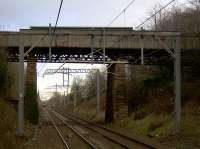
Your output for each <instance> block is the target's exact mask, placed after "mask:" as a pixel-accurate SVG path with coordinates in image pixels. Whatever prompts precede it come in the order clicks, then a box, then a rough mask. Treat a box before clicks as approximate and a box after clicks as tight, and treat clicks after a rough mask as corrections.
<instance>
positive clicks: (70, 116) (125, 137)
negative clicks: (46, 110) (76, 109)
mask: <svg viewBox="0 0 200 149" xmlns="http://www.w3.org/2000/svg"><path fill="white" fill-rule="evenodd" d="M51 110H52V109H51ZM52 111H54V110H52ZM54 112H56V113H58V114H59V115H61V116H62V117H66V118H68V119H70V120H73V121H75V122H76V123H79V124H81V125H84V127H86V128H88V129H90V130H92V131H95V132H97V133H99V134H101V135H102V136H104V137H105V138H107V139H109V140H110V141H112V142H115V143H116V144H119V145H120V146H122V147H125V148H130V147H129V146H128V145H127V144H123V143H122V142H119V141H117V140H116V139H113V138H112V137H109V136H108V135H106V134H104V133H102V132H100V131H98V130H96V129H95V128H91V127H88V126H86V125H85V124H83V123H81V122H80V121H82V122H84V123H87V124H88V125H90V126H93V127H94V126H95V127H96V128H100V129H102V130H104V131H106V132H108V133H111V134H114V135H116V136H119V137H121V138H123V139H126V140H128V141H131V142H133V143H137V144H138V145H142V146H144V147H147V148H150V149H157V148H156V147H153V146H152V145H149V144H146V143H143V142H141V141H138V140H135V139H133V138H131V137H128V136H125V135H123V134H120V133H117V132H115V131H113V130H110V129H108V128H105V127H103V126H100V125H97V124H95V123H92V122H88V121H86V120H83V119H81V118H79V117H77V116H74V115H71V114H67V115H66V114H65V115H63V114H61V113H60V112H57V111H54ZM77 120H79V122H78V121H77ZM130 149H132V148H130Z"/></svg>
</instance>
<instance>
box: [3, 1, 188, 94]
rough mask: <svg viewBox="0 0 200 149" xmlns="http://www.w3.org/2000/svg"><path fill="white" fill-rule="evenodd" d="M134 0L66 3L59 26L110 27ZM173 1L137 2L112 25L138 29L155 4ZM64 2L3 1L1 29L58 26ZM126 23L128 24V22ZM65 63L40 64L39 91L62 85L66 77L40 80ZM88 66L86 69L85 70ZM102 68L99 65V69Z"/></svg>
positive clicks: (38, 67)
mask: <svg viewBox="0 0 200 149" xmlns="http://www.w3.org/2000/svg"><path fill="white" fill-rule="evenodd" d="M130 1H131V0H64V2H63V7H62V10H61V15H60V19H59V22H58V25H59V26H107V24H108V23H110V21H111V20H112V19H113V18H114V17H115V16H116V15H117V14H119V12H120V11H121V10H123V9H124V8H125V7H126V6H127V4H128V3H130ZM169 1H170V0H136V1H135V2H134V3H133V4H132V5H131V6H130V7H129V8H128V10H127V11H126V12H125V14H123V15H121V16H120V17H119V18H118V19H117V20H116V21H115V22H114V23H113V24H112V26H130V27H134V26H137V25H138V24H139V23H141V22H142V21H143V20H144V19H145V18H147V17H148V16H149V14H150V12H151V11H152V9H153V7H154V5H155V4H158V3H160V4H161V5H165V4H167V3H168V2H169ZM185 1H187V0H177V1H176V2H175V3H173V4H172V5H177V4H178V5H181V4H182V3H185ZM59 4H60V0H0V30H16V29H18V28H27V27H29V26H48V24H49V23H52V24H55V21H56V17H57V12H58V8H59ZM124 20H125V21H124ZM60 65H61V64H46V65H43V64H38V66H37V69H38V70H40V69H41V68H42V69H41V71H40V73H39V74H38V88H39V90H40V91H41V92H42V90H43V89H44V88H45V87H47V86H51V85H55V84H56V83H57V84H62V76H61V75H55V76H46V77H45V78H43V77H40V76H41V75H42V74H43V72H44V71H45V69H47V68H58V67H59V66H60ZM67 66H69V67H70V68H83V67H84V68H86V67H88V68H93V66H91V65H90V66H89V65H85V64H83V65H80V64H79V65H75V64H73V65H72V64H70V65H68V64H66V65H65V67H67ZM85 66H86V67H85ZM98 67H99V66H98Z"/></svg>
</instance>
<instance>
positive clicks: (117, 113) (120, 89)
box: [105, 64, 128, 122]
mask: <svg viewBox="0 0 200 149" xmlns="http://www.w3.org/2000/svg"><path fill="white" fill-rule="evenodd" d="M125 66H126V65H125V64H113V65H112V66H111V67H110V68H109V70H108V81H107V82H108V83H107V99H106V113H105V114H106V115H105V121H106V122H112V121H114V120H120V119H122V118H125V117H127V116H128V100H127V90H126V88H127V87H126V71H125V69H126V68H125Z"/></svg>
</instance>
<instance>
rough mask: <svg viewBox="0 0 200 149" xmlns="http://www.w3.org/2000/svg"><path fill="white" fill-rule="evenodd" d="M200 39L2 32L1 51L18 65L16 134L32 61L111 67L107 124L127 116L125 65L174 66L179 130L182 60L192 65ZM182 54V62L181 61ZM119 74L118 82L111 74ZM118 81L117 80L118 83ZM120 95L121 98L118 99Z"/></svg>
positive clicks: (31, 81) (31, 80)
mask: <svg viewBox="0 0 200 149" xmlns="http://www.w3.org/2000/svg"><path fill="white" fill-rule="evenodd" d="M199 43H200V37H199V36H198V35H194V34H188V33H187V34H186V33H182V34H180V33H177V32H157V31H145V30H141V31H135V30H133V29H132V28H124V27H57V29H56V31H55V30H54V29H52V28H51V27H31V28H30V29H21V30H20V31H19V32H0V48H1V49H4V50H6V51H7V53H8V60H9V61H10V62H19V64H20V67H19V132H20V133H23V127H24V126H23V104H24V84H25V83H24V62H28V64H27V70H26V71H27V72H26V75H27V77H26V88H28V87H33V88H36V74H37V73H36V62H41V63H44V62H45V63H48V62H51V63H92V64H93V63H98V64H110V65H109V68H108V71H109V72H111V73H109V74H108V75H107V80H108V81H107V99H106V121H112V120H115V119H118V118H120V117H121V116H124V115H127V114H128V104H127V99H126V95H125V94H126V90H125V84H124V83H125V81H124V80H123V79H122V78H124V76H125V69H124V67H123V66H124V65H125V63H132V64H142V65H144V64H148V65H149V64H168V63H169V62H174V66H175V67H174V72H175V76H176V77H175V95H176V97H175V117H176V128H177V130H180V114H181V69H180V66H181V60H183V62H184V63H185V62H186V63H187V64H188V63H192V62H193V59H192V58H191V57H188V56H189V54H188V53H190V52H193V51H195V52H199V50H200V44H199ZM181 55H182V57H181ZM115 73H117V77H116V76H115V75H113V74H115ZM118 78H120V79H118ZM119 93H120V95H119Z"/></svg>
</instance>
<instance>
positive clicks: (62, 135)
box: [43, 109, 99, 149]
mask: <svg viewBox="0 0 200 149" xmlns="http://www.w3.org/2000/svg"><path fill="white" fill-rule="evenodd" d="M43 110H44V109H43ZM44 112H45V113H46V114H47V116H48V118H49V119H50V121H51V123H52V125H53V127H54V128H55V130H56V132H57V133H58V135H59V137H60V139H61V141H62V143H63V145H64V148H65V149H71V148H73V147H70V145H69V142H68V141H67V140H66V139H65V136H64V132H63V131H62V130H61V129H59V126H58V124H56V120H55V119H54V118H53V117H54V116H52V114H51V112H49V111H48V110H44ZM56 118H57V119H59V120H60V121H62V123H63V124H64V125H65V126H66V127H67V129H70V130H71V131H73V132H74V133H75V134H76V135H77V136H78V137H79V138H80V139H81V140H83V143H85V144H87V146H88V147H87V148H91V149H99V148H97V147H96V146H95V145H94V144H93V143H92V142H91V141H90V140H88V139H87V138H86V137H84V136H83V135H82V134H81V133H79V132H78V131H77V130H76V129H74V128H73V127H72V126H71V125H70V124H68V123H67V122H65V121H64V120H63V119H62V118H59V117H57V116H56ZM59 125H60V124H59Z"/></svg>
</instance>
